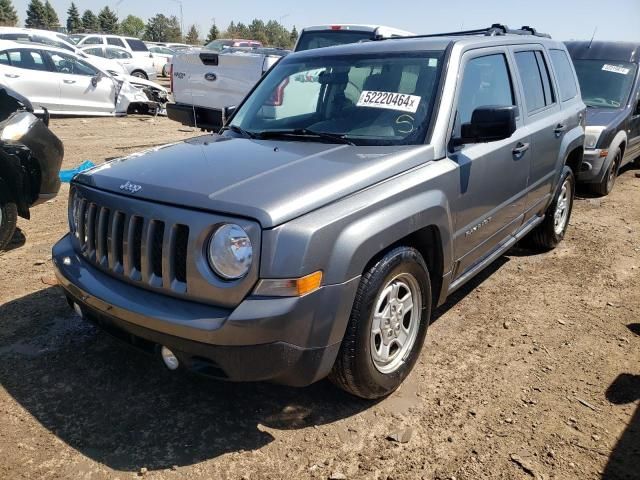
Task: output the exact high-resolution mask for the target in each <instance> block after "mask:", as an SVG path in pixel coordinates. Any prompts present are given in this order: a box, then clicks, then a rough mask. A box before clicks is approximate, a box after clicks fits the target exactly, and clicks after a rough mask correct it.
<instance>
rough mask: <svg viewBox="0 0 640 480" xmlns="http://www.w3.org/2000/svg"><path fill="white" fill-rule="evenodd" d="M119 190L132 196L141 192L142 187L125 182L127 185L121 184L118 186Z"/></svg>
mask: <svg viewBox="0 0 640 480" xmlns="http://www.w3.org/2000/svg"><path fill="white" fill-rule="evenodd" d="M120 190H122V191H123V192H127V193H131V194H134V193H138V192H139V191H140V190H142V186H141V185H136V184H135V183H131V182H129V181H127V183H123V184H122V185H120Z"/></svg>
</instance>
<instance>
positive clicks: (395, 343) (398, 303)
mask: <svg viewBox="0 0 640 480" xmlns="http://www.w3.org/2000/svg"><path fill="white" fill-rule="evenodd" d="M430 315H431V282H430V280H429V272H428V270H427V266H426V264H425V262H424V259H423V258H422V255H420V253H419V252H418V251H417V250H415V249H414V248H410V247H397V248H394V249H393V250H391V251H390V252H388V253H387V254H386V255H384V256H383V257H382V258H381V259H380V260H378V261H377V262H376V263H375V264H374V265H373V266H372V267H371V268H369V269H368V270H367V271H366V272H365V274H364V275H363V277H362V279H361V280H360V285H359V286H358V291H357V293H356V299H355V302H354V305H353V309H352V311H351V316H350V318H349V324H348V326H347V330H346V333H345V336H344V339H343V340H342V345H341V346H340V351H339V353H338V358H337V359H336V363H335V364H334V366H333V370H332V371H331V374H330V375H329V379H330V380H331V381H332V382H333V383H334V384H335V385H337V386H338V387H340V388H342V389H343V390H346V391H347V392H349V393H351V394H352V395H355V396H357V397H361V398H365V399H375V398H381V397H384V396H387V395H389V394H390V393H392V392H393V391H394V390H396V389H397V388H398V387H399V386H400V384H401V383H402V382H403V381H404V379H405V378H406V377H407V375H409V373H410V372H411V370H412V369H413V366H414V365H415V363H416V361H417V359H418V357H419V355H420V352H421V350H422V346H423V344H424V339H425V336H426V333H427V327H428V325H429V319H430Z"/></svg>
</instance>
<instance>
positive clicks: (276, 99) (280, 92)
mask: <svg viewBox="0 0 640 480" xmlns="http://www.w3.org/2000/svg"><path fill="white" fill-rule="evenodd" d="M287 85H289V77H287V78H285V79H284V80H283V81H281V82H280V85H278V87H277V88H276V90H275V92H273V94H272V95H271V97H270V98H269V100H268V101H267V103H266V105H269V106H271V107H280V106H281V105H282V102H283V101H284V89H285V88H286V87H287Z"/></svg>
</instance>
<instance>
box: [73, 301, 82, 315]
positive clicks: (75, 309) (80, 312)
mask: <svg viewBox="0 0 640 480" xmlns="http://www.w3.org/2000/svg"><path fill="white" fill-rule="evenodd" d="M73 310H74V311H75V312H76V313H77V314H78V316H79V317H80V318H82V317H84V315H83V314H82V308H80V305H78V304H77V303H75V302H73Z"/></svg>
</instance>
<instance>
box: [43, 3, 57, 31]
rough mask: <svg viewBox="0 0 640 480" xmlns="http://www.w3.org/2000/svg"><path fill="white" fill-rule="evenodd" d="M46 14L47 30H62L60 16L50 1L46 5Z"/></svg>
mask: <svg viewBox="0 0 640 480" xmlns="http://www.w3.org/2000/svg"><path fill="white" fill-rule="evenodd" d="M44 14H45V19H46V25H47V26H46V28H47V30H58V28H60V20H59V19H58V14H57V13H56V11H55V9H54V8H53V5H51V3H50V2H49V0H47V1H46V2H45V3H44Z"/></svg>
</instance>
